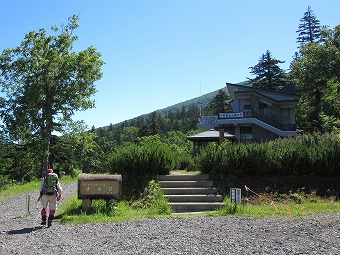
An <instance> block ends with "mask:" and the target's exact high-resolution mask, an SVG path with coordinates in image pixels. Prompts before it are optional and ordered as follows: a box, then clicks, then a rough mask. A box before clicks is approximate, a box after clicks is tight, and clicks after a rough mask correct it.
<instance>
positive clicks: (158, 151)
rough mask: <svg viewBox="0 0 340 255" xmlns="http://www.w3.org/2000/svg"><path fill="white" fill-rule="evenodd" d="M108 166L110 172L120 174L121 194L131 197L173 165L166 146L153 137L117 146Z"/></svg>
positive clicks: (172, 159)
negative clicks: (136, 142)
mask: <svg viewBox="0 0 340 255" xmlns="http://www.w3.org/2000/svg"><path fill="white" fill-rule="evenodd" d="M109 166H110V172H111V173H118V174H121V175H122V181H123V196H125V197H126V198H131V197H133V196H138V195H139V193H140V192H141V191H142V190H143V188H144V187H146V186H147V184H148V182H149V181H150V180H152V179H156V176H157V175H158V174H169V172H170V171H171V170H173V169H174V166H175V165H174V157H173V153H172V152H171V151H170V149H169V148H168V146H166V145H165V144H164V143H162V142H161V141H160V140H157V139H155V137H153V138H145V139H142V140H140V141H139V142H138V144H130V145H128V146H124V147H119V148H118V149H117V150H116V151H115V152H114V153H112V154H111V155H110V157H109Z"/></svg>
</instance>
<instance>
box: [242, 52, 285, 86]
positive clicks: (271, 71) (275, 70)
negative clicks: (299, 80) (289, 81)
mask: <svg viewBox="0 0 340 255" xmlns="http://www.w3.org/2000/svg"><path fill="white" fill-rule="evenodd" d="M284 62H285V61H281V60H277V59H275V58H273V57H272V54H271V52H270V51H269V50H267V51H266V53H264V54H262V56H261V57H260V59H259V62H258V64H256V65H255V66H253V67H249V69H250V70H251V71H250V73H251V74H253V75H255V76H256V77H255V78H254V79H249V78H248V80H249V82H250V83H252V84H253V86H254V87H257V88H265V89H277V88H279V87H280V86H284V85H285V83H286V79H285V73H284V71H283V70H282V69H281V68H280V67H279V64H282V63H284Z"/></svg>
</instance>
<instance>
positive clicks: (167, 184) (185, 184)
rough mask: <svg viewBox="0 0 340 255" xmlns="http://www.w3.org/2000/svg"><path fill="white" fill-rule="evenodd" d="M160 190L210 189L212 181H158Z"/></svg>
mask: <svg viewBox="0 0 340 255" xmlns="http://www.w3.org/2000/svg"><path fill="white" fill-rule="evenodd" d="M158 183H159V184H160V185H161V188H195V187H201V188H202V187H208V188H210V187H212V186H213V182H212V181H158Z"/></svg>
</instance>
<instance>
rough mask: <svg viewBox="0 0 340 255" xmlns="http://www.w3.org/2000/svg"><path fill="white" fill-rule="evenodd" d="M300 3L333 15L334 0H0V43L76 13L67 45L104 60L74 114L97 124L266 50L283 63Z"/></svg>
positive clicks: (177, 97) (179, 92) (175, 95)
mask: <svg viewBox="0 0 340 255" xmlns="http://www.w3.org/2000/svg"><path fill="white" fill-rule="evenodd" d="M308 6H311V8H312V10H313V12H314V14H315V15H316V17H317V18H318V19H319V20H320V23H321V25H327V26H329V27H331V28H334V26H335V25H339V24H340V20H339V17H340V16H339V10H340V1H339V0H325V1H320V0H314V1H311V0H310V1H307V0H285V1H278V0H277V1H275V0H258V1H254V0H243V1H242V0H240V1H230V0H119V1H118V0H98V1H93V0H92V1H88V0H79V1H76V0H73V1H72V0H58V1H46V0H44V1H43V0H40V1H38V0H30V1H27V0H10V1H1V3H0V9H1V16H0V24H1V40H0V50H1V51H2V50H3V49H5V48H13V47H16V46H19V45H20V42H21V41H22V40H23V39H24V36H25V34H26V33H28V32H29V31H32V30H38V29H40V28H45V29H47V30H48V31H50V27H51V25H60V24H62V23H64V24H65V23H67V19H68V17H70V16H72V14H77V15H79V17H80V20H79V24H80V27H79V28H78V29H77V31H76V34H77V35H78V36H79V40H78V41H77V42H76V44H75V50H76V51H78V50H83V49H85V48H86V47H88V46H90V45H93V46H94V47H95V48H96V49H97V50H98V51H99V52H100V53H101V54H102V55H103V57H102V59H103V60H104V61H105V63H106V64H105V65H104V67H103V72H104V76H103V78H102V79H101V80H99V81H97V82H96V83H95V85H96V87H97V89H98V92H97V93H96V95H95V96H94V99H95V101H96V108H95V109H91V110H87V111H85V112H80V113H76V114H75V116H74V119H75V120H84V121H85V122H86V124H87V125H88V126H89V127H92V126H95V127H102V126H107V125H109V124H110V123H112V124H115V123H118V122H121V121H124V120H127V119H131V118H134V117H137V116H139V115H142V114H146V113H150V112H152V111H154V110H158V109H162V108H165V107H167V106H171V105H174V104H176V103H180V102H183V101H186V100H189V99H192V98H194V97H198V96H200V95H201V94H205V93H208V92H211V91H214V90H217V89H220V88H223V87H224V86H225V83H226V82H231V83H237V82H241V81H244V80H246V78H247V77H249V78H250V77H251V76H250V73H249V67H250V66H254V65H256V64H257V63H258V60H259V58H260V56H261V55H262V54H263V53H265V52H266V50H270V51H271V52H272V56H273V57H274V58H276V59H279V60H282V61H286V63H285V64H283V65H281V68H283V69H285V70H287V69H288V66H289V63H290V62H291V60H292V56H293V54H294V52H295V51H297V46H298V44H297V43H296V37H297V33H296V30H297V29H298V25H299V24H300V19H301V18H302V17H303V14H304V12H305V11H306V10H307V7H308Z"/></svg>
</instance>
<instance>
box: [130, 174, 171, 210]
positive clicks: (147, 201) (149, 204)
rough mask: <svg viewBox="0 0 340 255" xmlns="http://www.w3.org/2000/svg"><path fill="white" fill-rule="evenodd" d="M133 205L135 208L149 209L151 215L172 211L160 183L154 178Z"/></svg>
mask: <svg viewBox="0 0 340 255" xmlns="http://www.w3.org/2000/svg"><path fill="white" fill-rule="evenodd" d="M132 207H133V208H135V209H149V214H150V215H169V214H171V212H172V210H171V206H170V205H169V203H168V201H167V200H166V199H165V197H164V193H163V191H162V190H161V187H160V185H159V184H158V183H157V182H156V181H154V180H151V181H150V182H149V184H148V186H147V187H146V188H145V189H144V191H143V193H142V194H141V197H140V198H139V199H138V200H136V201H134V202H133V203H132Z"/></svg>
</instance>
